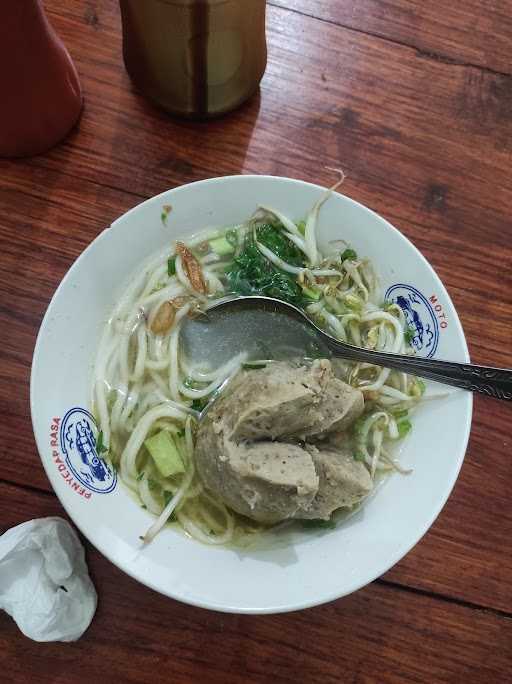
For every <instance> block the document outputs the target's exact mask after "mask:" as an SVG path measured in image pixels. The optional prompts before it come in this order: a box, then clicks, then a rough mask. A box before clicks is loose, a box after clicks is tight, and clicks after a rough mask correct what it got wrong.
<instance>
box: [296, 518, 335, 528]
mask: <svg viewBox="0 0 512 684" xmlns="http://www.w3.org/2000/svg"><path fill="white" fill-rule="evenodd" d="M300 522H301V525H302V527H304V528H305V529H306V530H319V529H324V530H325V529H327V530H333V529H334V528H335V527H336V523H335V522H334V520H319V519H314V520H301V521H300Z"/></svg>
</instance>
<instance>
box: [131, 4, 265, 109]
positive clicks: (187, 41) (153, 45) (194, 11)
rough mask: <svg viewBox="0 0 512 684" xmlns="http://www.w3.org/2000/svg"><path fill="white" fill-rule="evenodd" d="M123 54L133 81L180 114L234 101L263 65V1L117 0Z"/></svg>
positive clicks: (245, 94) (248, 91) (254, 82)
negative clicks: (119, 7) (121, 28)
mask: <svg viewBox="0 0 512 684" xmlns="http://www.w3.org/2000/svg"><path fill="white" fill-rule="evenodd" d="M120 5H121V16H122V21H123V56H124V62H125V65H126V69H127V71H128V73H129V74H130V76H131V78H132V80H133V82H134V83H135V85H136V86H137V88H139V89H140V90H141V91H142V92H143V93H144V94H145V95H147V96H148V97H149V98H150V99H151V100H153V101H154V102H156V103H157V104H159V105H160V106H162V107H163V108H164V109H166V110H168V111H169V112H172V113H173V114H178V115H182V116H189V117H194V118H208V117H212V116H216V115H219V114H223V113H225V112H228V111H230V110H232V109H235V108H236V107H238V106H239V105H240V104H241V103H242V102H244V101H245V100H246V99H248V98H249V97H250V96H251V95H252V94H253V93H254V92H255V91H256V89H257V87H258V84H259V82H260V80H261V78H262V76H263V74H264V72H265V67H266V64H267V46H266V38H265V8H266V0H144V2H140V0H120Z"/></svg>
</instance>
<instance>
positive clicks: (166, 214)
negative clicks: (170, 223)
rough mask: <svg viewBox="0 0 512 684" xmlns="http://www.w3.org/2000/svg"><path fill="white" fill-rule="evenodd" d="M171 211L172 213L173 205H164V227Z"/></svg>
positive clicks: (161, 218) (162, 217)
mask: <svg viewBox="0 0 512 684" xmlns="http://www.w3.org/2000/svg"><path fill="white" fill-rule="evenodd" d="M171 211H172V207H171V205H170V204H164V206H163V207H162V212H161V214H160V220H161V221H162V223H163V224H164V226H166V225H167V217H168V216H169V214H170V213H171Z"/></svg>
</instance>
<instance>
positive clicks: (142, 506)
mask: <svg viewBox="0 0 512 684" xmlns="http://www.w3.org/2000/svg"><path fill="white" fill-rule="evenodd" d="M141 508H144V509H146V508H147V506H146V504H142V505H141ZM141 539H142V537H141Z"/></svg>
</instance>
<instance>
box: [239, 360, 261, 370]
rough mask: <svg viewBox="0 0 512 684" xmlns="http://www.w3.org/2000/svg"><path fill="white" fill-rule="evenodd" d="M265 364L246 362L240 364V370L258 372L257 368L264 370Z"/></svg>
mask: <svg viewBox="0 0 512 684" xmlns="http://www.w3.org/2000/svg"><path fill="white" fill-rule="evenodd" d="M266 367H267V364H266V362H265V361H246V362H245V363H242V368H244V369H245V370H258V369H259V368H266Z"/></svg>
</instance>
